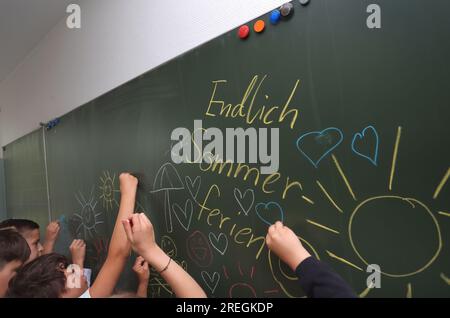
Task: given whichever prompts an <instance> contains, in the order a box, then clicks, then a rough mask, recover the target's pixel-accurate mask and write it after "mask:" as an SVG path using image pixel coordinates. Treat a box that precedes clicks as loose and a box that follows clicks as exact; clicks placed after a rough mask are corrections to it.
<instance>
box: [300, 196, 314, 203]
mask: <svg viewBox="0 0 450 318" xmlns="http://www.w3.org/2000/svg"><path fill="white" fill-rule="evenodd" d="M302 199H303V200H305V201H306V202H308V203H309V204H314V201H313V200H311V199H310V198H308V197H305V196H304V195H302Z"/></svg>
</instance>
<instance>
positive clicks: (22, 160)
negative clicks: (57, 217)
mask: <svg viewBox="0 0 450 318" xmlns="http://www.w3.org/2000/svg"><path fill="white" fill-rule="evenodd" d="M43 133H44V132H43V130H42V129H39V130H36V131H34V132H32V133H30V134H28V135H26V136H24V137H22V138H20V139H18V140H16V141H15V142H13V143H11V144H9V145H7V146H6V147H4V150H3V155H4V157H3V158H4V167H5V187H6V207H7V208H6V211H7V217H8V218H16V219H32V220H34V221H35V222H37V223H38V224H39V225H40V227H41V228H43V229H44V231H41V234H44V233H45V227H46V226H47V224H48V220H49V209H48V200H47V199H48V197H47V183H46V179H45V161H44V158H45V157H44V139H43V136H44V135H43Z"/></svg>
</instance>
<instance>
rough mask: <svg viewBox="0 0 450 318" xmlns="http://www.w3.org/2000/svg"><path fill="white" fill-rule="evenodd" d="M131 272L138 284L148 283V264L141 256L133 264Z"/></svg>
mask: <svg viewBox="0 0 450 318" xmlns="http://www.w3.org/2000/svg"><path fill="white" fill-rule="evenodd" d="M133 271H134V272H135V273H136V275H137V277H138V279H139V283H145V282H148V280H149V279H150V270H149V268H148V263H147V262H146V261H145V260H144V258H143V257H142V256H138V257H137V258H136V261H135V262H134V266H133Z"/></svg>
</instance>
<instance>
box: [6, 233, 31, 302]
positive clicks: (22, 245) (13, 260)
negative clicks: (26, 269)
mask: <svg viewBox="0 0 450 318" xmlns="http://www.w3.org/2000/svg"><path fill="white" fill-rule="evenodd" d="M29 257H30V248H29V247H28V244H27V241H25V239H24V238H23V237H22V235H20V234H19V233H17V231H16V230H14V229H3V230H0V298H1V297H3V296H4V295H5V293H6V291H7V290H8V283H9V281H10V280H11V278H13V277H14V275H15V274H16V271H17V269H19V268H20V266H22V265H23V264H24V263H25V262H26V261H27V260H28V258H29Z"/></svg>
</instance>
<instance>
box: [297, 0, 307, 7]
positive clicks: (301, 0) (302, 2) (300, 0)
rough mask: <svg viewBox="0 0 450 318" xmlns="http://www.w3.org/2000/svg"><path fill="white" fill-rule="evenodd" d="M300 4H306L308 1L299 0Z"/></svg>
mask: <svg viewBox="0 0 450 318" xmlns="http://www.w3.org/2000/svg"><path fill="white" fill-rule="evenodd" d="M299 2H300V4H301V5H302V6H306V5H307V4H308V3H309V0H299Z"/></svg>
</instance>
